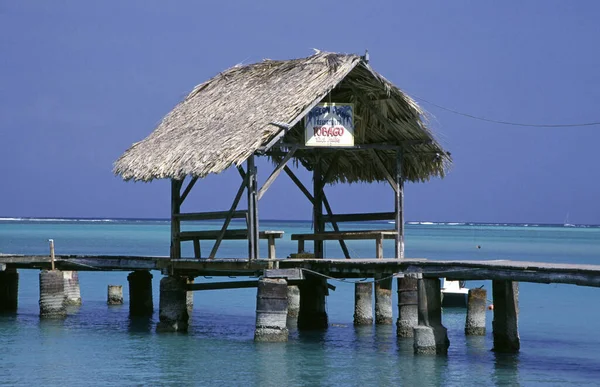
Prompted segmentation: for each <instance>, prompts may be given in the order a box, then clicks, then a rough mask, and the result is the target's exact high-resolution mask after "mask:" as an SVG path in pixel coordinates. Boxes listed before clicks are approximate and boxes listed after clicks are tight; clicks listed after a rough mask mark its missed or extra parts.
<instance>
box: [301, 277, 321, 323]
mask: <svg viewBox="0 0 600 387" xmlns="http://www.w3.org/2000/svg"><path fill="white" fill-rule="evenodd" d="M298 287H299V288H300V311H299V314H298V329H300V330H313V329H317V330H318V329H327V326H328V319H327V310H326V308H325V296H326V295H327V293H328V290H327V280H326V279H325V278H323V277H316V276H314V277H313V276H311V277H307V278H306V279H304V280H303V281H302V282H301V283H300V284H299V285H298Z"/></svg>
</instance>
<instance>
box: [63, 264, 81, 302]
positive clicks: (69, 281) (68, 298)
mask: <svg viewBox="0 0 600 387" xmlns="http://www.w3.org/2000/svg"><path fill="white" fill-rule="evenodd" d="M63 280H64V282H65V285H64V286H65V303H66V305H72V306H79V305H81V290H80V288H79V273H78V272H76V271H71V270H68V271H63Z"/></svg>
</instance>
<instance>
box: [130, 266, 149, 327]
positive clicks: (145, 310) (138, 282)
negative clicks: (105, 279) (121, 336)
mask: <svg viewBox="0 0 600 387" xmlns="http://www.w3.org/2000/svg"><path fill="white" fill-rule="evenodd" d="M127 281H128V282H129V314H130V315H131V316H134V317H135V316H152V313H153V311H154V304H153V302H152V274H150V272H149V271H147V270H136V271H134V272H132V273H130V274H129V275H128V276H127Z"/></svg>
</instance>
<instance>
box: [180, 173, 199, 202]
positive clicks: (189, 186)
mask: <svg viewBox="0 0 600 387" xmlns="http://www.w3.org/2000/svg"><path fill="white" fill-rule="evenodd" d="M196 181H198V178H197V177H193V178H192V180H190V182H189V183H188V185H187V187H185V190H183V193H182V194H181V203H180V205H181V204H183V202H184V200H185V198H187V196H188V195H189V193H190V191H191V190H192V188H193V187H194V184H196ZM182 183H183V181H182Z"/></svg>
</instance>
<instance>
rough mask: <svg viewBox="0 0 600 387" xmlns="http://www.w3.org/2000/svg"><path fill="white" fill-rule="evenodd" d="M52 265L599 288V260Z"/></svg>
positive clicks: (78, 261) (17, 262)
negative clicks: (409, 276)
mask: <svg viewBox="0 0 600 387" xmlns="http://www.w3.org/2000/svg"><path fill="white" fill-rule="evenodd" d="M55 264H56V268H57V269H61V270H78V271H115V270H121V271H133V270H160V271H163V272H166V273H167V272H168V273H175V274H182V275H196V276H202V275H205V276H232V275H240V276H260V275H262V274H263V271H264V270H265V269H274V268H280V269H307V270H310V271H313V272H318V273H320V274H323V275H326V276H329V277H333V278H363V277H373V276H376V275H381V274H388V275H389V274H393V273H421V274H422V275H423V276H424V277H432V278H433V277H435V278H441V277H444V278H448V279H453V280H510V281H518V282H534V283H564V284H574V285H580V286H592V287H600V265H581V264H566V263H546V262H525V261H512V260H486V261H469V260H447V261H446V260H430V259H423V258H406V259H375V258H373V259H259V260H251V261H249V260H248V259H247V258H244V259H210V260H209V259H178V260H171V259H170V258H169V257H152V256H111V255H62V256H56V261H55ZM0 265H5V266H6V267H9V268H15V269H48V268H50V257H49V256H44V255H6V254H5V255H0Z"/></svg>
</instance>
